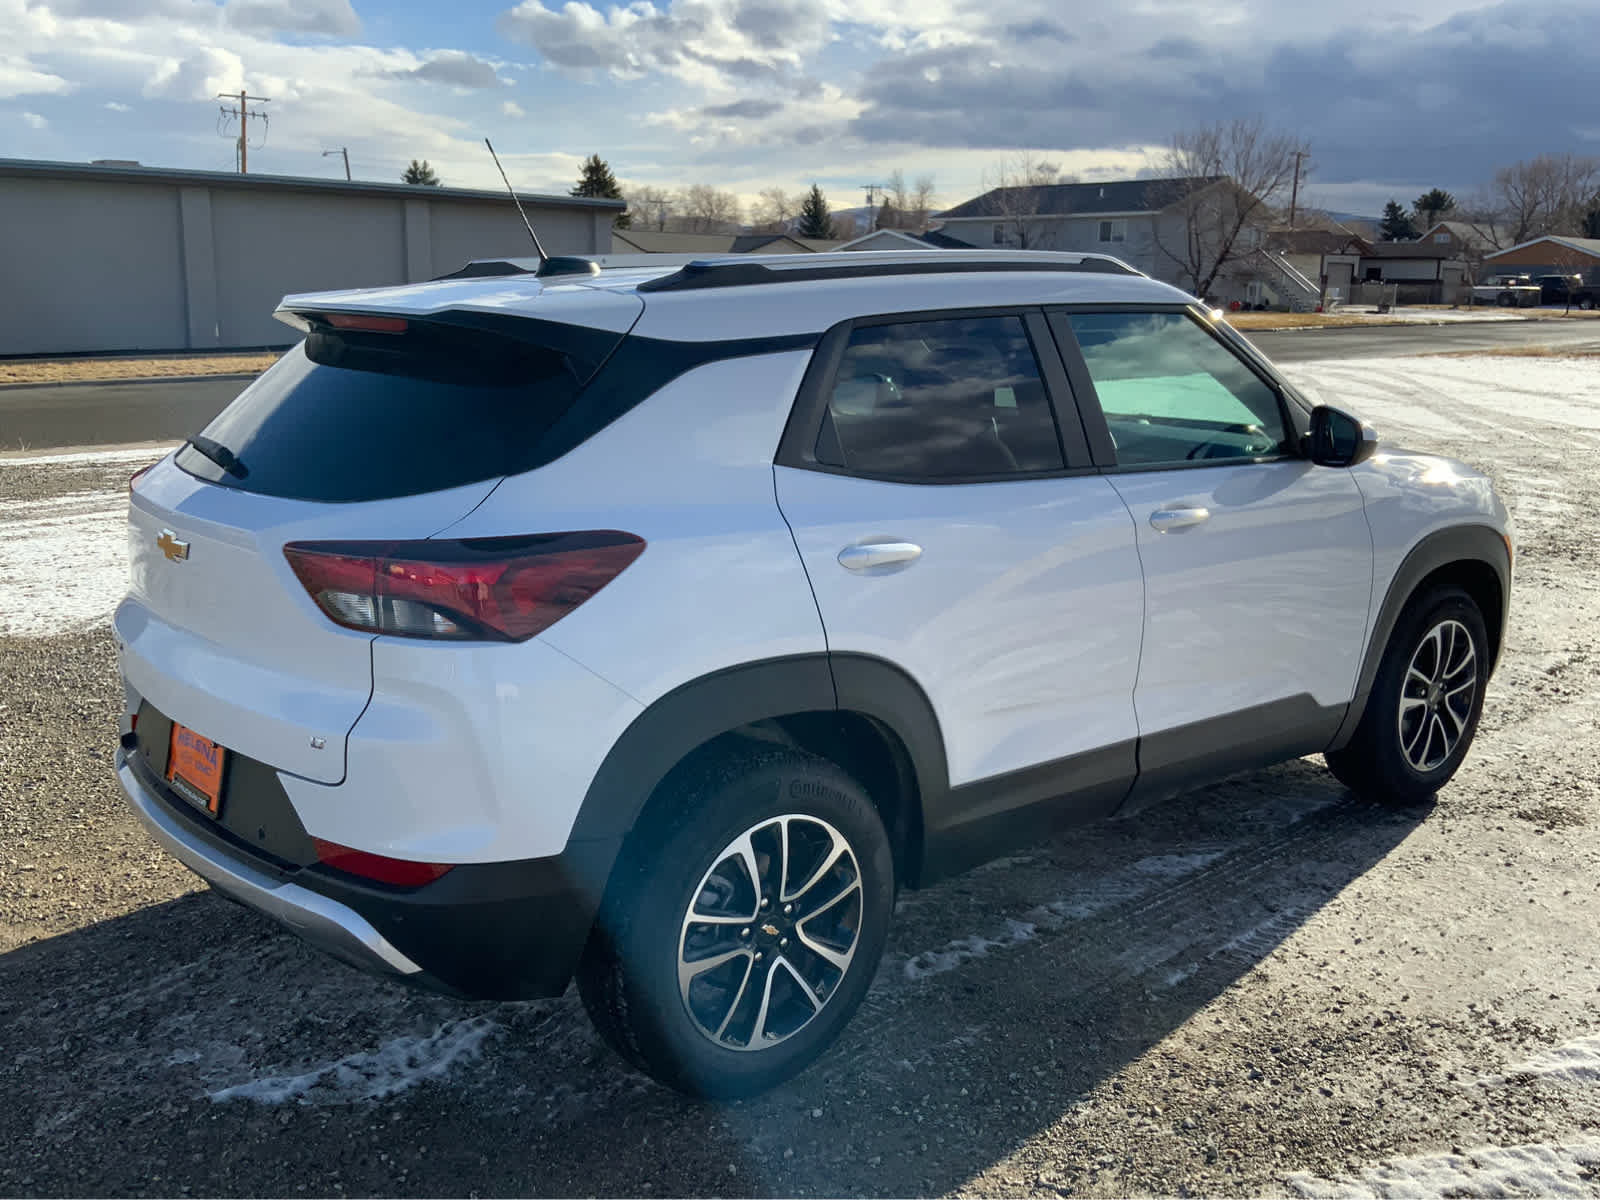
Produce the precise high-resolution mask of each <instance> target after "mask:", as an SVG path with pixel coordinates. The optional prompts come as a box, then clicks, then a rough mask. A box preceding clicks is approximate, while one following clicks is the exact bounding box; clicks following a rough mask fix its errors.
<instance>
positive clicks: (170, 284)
mask: <svg viewBox="0 0 1600 1200" xmlns="http://www.w3.org/2000/svg"><path fill="white" fill-rule="evenodd" d="M524 204H525V205H526V206H527V208H528V215H529V217H530V218H531V219H532V221H533V223H534V227H535V228H536V229H537V230H538V231H539V235H540V238H541V239H542V240H543V242H544V245H545V248H546V249H547V250H548V251H549V252H550V253H552V254H593V253H604V252H605V251H606V250H607V249H608V248H609V246H610V240H611V219H612V215H613V214H612V213H610V212H608V211H604V210H596V209H592V208H586V207H568V206H565V205H562V204H559V203H555V202H549V203H539V202H533V203H529V202H528V201H524ZM531 250H532V248H531V246H530V244H529V241H528V233H527V230H526V229H524V228H523V225H522V222H521V220H520V218H518V216H517V213H516V209H515V208H513V207H512V205H511V202H510V199H509V198H507V199H506V200H505V201H503V202H496V201H493V200H489V199H478V198H473V197H462V196H451V195H449V194H448V193H447V194H444V195H438V194H429V191H428V189H415V190H414V191H401V190H399V189H392V190H389V191H382V190H374V191H372V192H362V191H360V190H356V191H342V190H335V189H314V188H303V189H302V188H297V187H294V186H282V185H271V184H246V185H243V186H240V185H236V184H232V183H222V182H218V181H214V180H209V179H207V178H206V177H204V176H199V177H198V178H193V179H190V178H184V177H181V176H180V177H177V178H162V177H154V178H151V179H150V180H149V181H144V180H138V181H129V180H128V179H126V178H125V177H124V178H96V177H94V176H93V175H90V174H87V173H77V174H74V175H72V176H70V177H65V178H52V177H50V176H48V175H42V174H40V175H31V174H23V175H7V174H0V283H3V284H4V285H5V286H4V298H3V299H0V355H13V354H53V353H73V352H81V351H118V350H128V351H135V350H178V349H186V348H187V349H210V348H228V347H241V346H257V345H275V344H282V343H285V342H289V341H292V340H293V339H294V336H295V335H294V333H293V331H292V330H290V329H289V328H288V327H287V326H285V325H282V324H281V323H279V322H278V321H276V320H274V319H273V317H272V310H273V309H274V308H275V307H276V306H277V304H278V301H279V300H280V299H281V298H282V297H283V296H284V295H286V294H288V293H291V292H308V291H321V290H327V289H334V288H346V287H369V286H382V285H386V284H397V283H408V282H416V281H419V280H423V279H429V278H432V277H434V276H436V275H441V274H444V273H446V272H449V271H453V270H455V269H457V268H458V267H460V266H462V265H463V264H465V263H466V262H467V261H468V260H470V259H474V258H489V257H494V256H496V255H516V256H526V255H528V254H530V253H531Z"/></svg>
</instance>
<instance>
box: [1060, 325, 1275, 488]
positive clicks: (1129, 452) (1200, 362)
mask: <svg viewBox="0 0 1600 1200" xmlns="http://www.w3.org/2000/svg"><path fill="white" fill-rule="evenodd" d="M1068 319H1069V320H1070V322H1071V324H1072V332H1073V334H1074V335H1075V336H1076V337H1077V339H1078V345H1079V346H1080V347H1081V348H1082V350H1083V357H1084V362H1085V363H1086V364H1087V366H1088V368H1089V376H1090V378H1091V379H1093V380H1094V387H1095V392H1096V393H1097V394H1098V396H1099V398H1100V408H1101V411H1102V412H1104V413H1105V418H1106V424H1107V425H1108V426H1109V427H1110V430H1111V440H1112V441H1113V442H1114V443H1115V444H1116V448H1117V462H1118V464H1119V465H1122V466H1172V465H1175V464H1182V463H1186V462H1195V461H1206V460H1214V459H1240V458H1261V457H1265V456H1272V455H1278V454H1282V453H1285V452H1286V451H1287V438H1286V436H1285V432H1284V429H1285V427H1284V421H1283V413H1282V409H1281V408H1280V406H1279V402H1278V394H1277V392H1276V391H1274V390H1273V389H1272V388H1271V387H1269V386H1268V385H1267V384H1266V383H1264V382H1263V381H1262V379H1261V377H1260V376H1259V375H1257V374H1256V373H1255V372H1254V371H1252V370H1251V369H1250V368H1249V367H1248V366H1246V365H1245V364H1244V363H1243V362H1242V361H1241V360H1240V359H1239V358H1238V357H1236V356H1235V355H1234V353H1233V352H1232V351H1231V350H1229V349H1228V348H1227V347H1226V346H1224V345H1223V344H1222V343H1221V342H1219V341H1218V340H1217V339H1216V338H1214V337H1213V336H1212V335H1211V334H1210V333H1208V332H1207V331H1206V330H1205V329H1203V328H1201V326H1200V325H1199V323H1198V322H1197V321H1196V320H1195V319H1194V318H1193V317H1190V316H1188V315H1186V314H1184V313H1175V312H1159V313H1140V312H1115V313H1072V314H1071V315H1070V317H1069V318H1068Z"/></svg>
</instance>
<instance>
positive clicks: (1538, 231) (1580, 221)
mask: <svg viewBox="0 0 1600 1200" xmlns="http://www.w3.org/2000/svg"><path fill="white" fill-rule="evenodd" d="M1480 205H1481V207H1482V208H1484V209H1486V210H1487V212H1486V214H1485V215H1487V216H1488V217H1489V218H1490V221H1489V223H1490V225H1491V226H1500V227H1501V228H1500V229H1499V230H1497V232H1498V234H1499V236H1498V237H1497V238H1496V239H1495V244H1496V245H1497V246H1499V245H1500V243H1501V242H1502V241H1504V243H1505V246H1517V245H1521V244H1522V243H1523V242H1527V241H1532V240H1533V239H1534V238H1537V237H1543V236H1544V235H1545V234H1556V235H1563V236H1581V235H1582V234H1583V231H1584V227H1585V220H1586V218H1587V216H1588V214H1589V213H1590V212H1592V211H1594V209H1595V208H1596V207H1600V158H1589V157H1586V156H1583V155H1576V154H1541V155H1539V156H1538V157H1536V158H1531V159H1528V160H1526V161H1525V162H1519V163H1513V164H1512V165H1511V166H1509V167H1501V168H1499V169H1498V170H1496V171H1495V173H1494V181H1493V183H1491V184H1490V186H1489V194H1488V196H1487V197H1486V198H1485V199H1484V200H1482V201H1480ZM1501 248H1502V249H1504V248H1505V247H1504V246H1502V247H1501Z"/></svg>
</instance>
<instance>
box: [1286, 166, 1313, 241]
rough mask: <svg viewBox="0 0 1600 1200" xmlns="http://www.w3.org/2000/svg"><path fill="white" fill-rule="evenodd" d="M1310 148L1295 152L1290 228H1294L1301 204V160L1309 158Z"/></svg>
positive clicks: (1290, 194) (1290, 198)
mask: <svg viewBox="0 0 1600 1200" xmlns="http://www.w3.org/2000/svg"><path fill="white" fill-rule="evenodd" d="M1310 156H1311V152H1310V151H1309V150H1296V151H1295V152H1294V188H1293V190H1292V191H1290V193H1289V228H1290V229H1293V228H1294V217H1295V210H1296V209H1297V208H1299V206H1300V160H1301V159H1303V158H1309V157H1310Z"/></svg>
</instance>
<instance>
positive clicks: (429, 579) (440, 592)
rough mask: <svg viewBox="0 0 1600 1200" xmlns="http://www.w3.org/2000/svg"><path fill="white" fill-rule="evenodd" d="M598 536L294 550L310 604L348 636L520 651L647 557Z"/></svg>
mask: <svg viewBox="0 0 1600 1200" xmlns="http://www.w3.org/2000/svg"><path fill="white" fill-rule="evenodd" d="M644 546H645V544H644V540H643V539H642V538H637V537H635V536H634V535H633V534H631V533H618V532H616V531H615V530H599V531H594V532H588V533H550V534H539V535H537V536H533V537H518V538H473V539H471V540H468V541H458V542H445V541H438V542H434V541H421V542H291V543H290V544H289V545H287V546H285V547H284V548H283V553H284V556H285V557H286V558H288V560H289V565H290V566H291V567H292V568H294V573H295V575H296V576H298V577H299V579H300V582H301V583H302V584H303V585H304V586H305V589H306V591H307V592H309V593H311V598H312V599H313V600H315V601H316V602H317V606H318V607H319V608H321V609H322V611H323V612H325V613H326V614H327V615H328V616H329V617H330V618H332V619H333V620H334V621H335V622H337V623H338V624H340V625H343V626H345V627H346V628H349V629H360V630H364V631H367V632H370V633H384V634H392V635H395V636H397V637H416V638H445V639H454V640H477V641H484V640H499V641H513V642H521V641H525V640H527V639H528V638H531V637H533V636H534V635H535V634H537V633H540V632H542V631H543V630H545V629H548V628H549V627H550V626H552V625H554V624H555V623H556V622H557V621H559V620H560V619H561V618H562V617H564V616H566V615H567V614H568V613H570V612H571V611H572V610H573V609H575V608H577V607H578V606H579V605H580V604H582V603H583V602H584V601H585V600H587V599H588V598H589V597H590V596H593V595H594V594H595V593H596V592H598V591H599V590H600V589H601V588H603V587H605V585H606V584H608V583H610V582H611V581H612V580H613V579H615V578H616V577H617V576H618V575H619V574H621V573H622V571H623V570H624V569H625V568H626V567H627V566H628V564H629V563H631V562H633V560H634V559H636V558H638V557H639V555H640V554H641V553H643V551H644Z"/></svg>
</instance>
